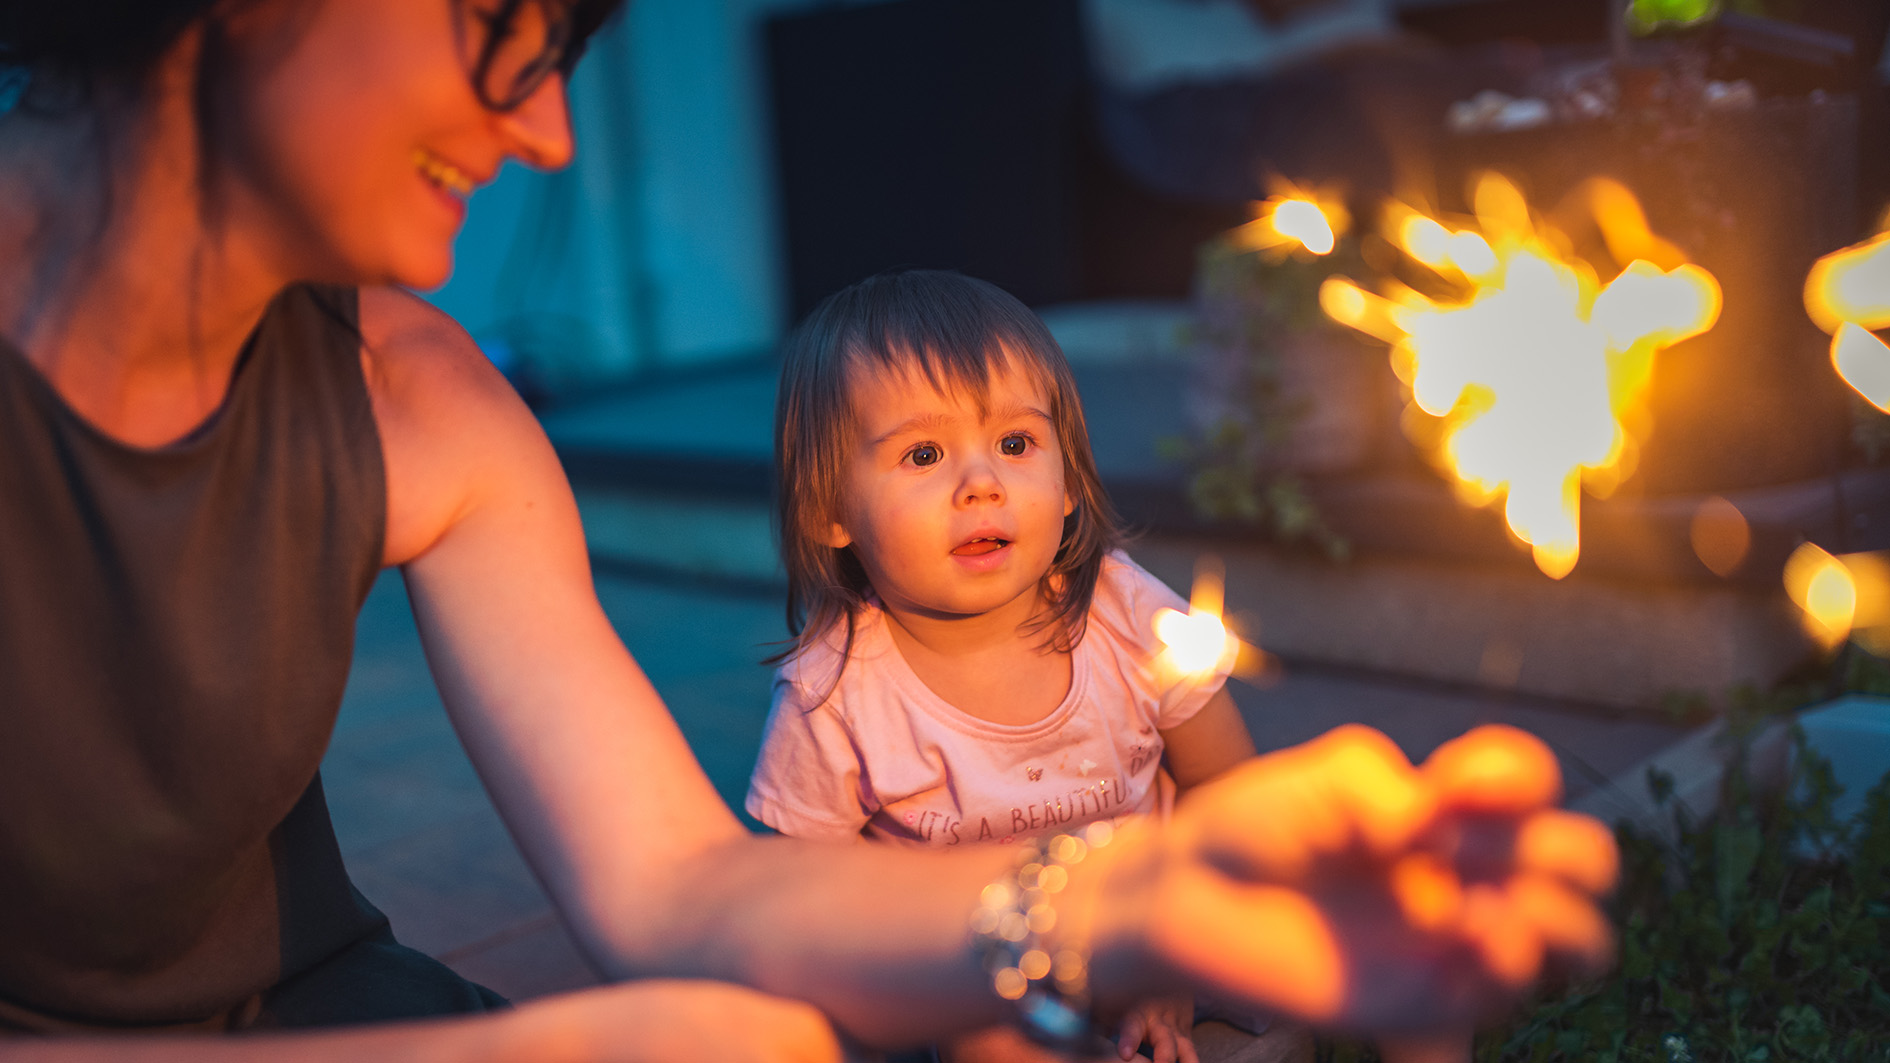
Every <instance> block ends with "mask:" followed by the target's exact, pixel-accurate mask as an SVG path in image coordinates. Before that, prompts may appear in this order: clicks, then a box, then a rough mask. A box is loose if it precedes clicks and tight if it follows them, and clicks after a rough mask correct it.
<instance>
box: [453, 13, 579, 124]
mask: <svg viewBox="0 0 1890 1063" xmlns="http://www.w3.org/2000/svg"><path fill="white" fill-rule="evenodd" d="M456 2H457V3H458V4H459V5H461V6H464V5H465V4H466V2H467V0H456ZM533 3H535V4H538V5H539V7H540V8H541V9H543V10H544V12H545V46H544V49H543V50H542V51H540V53H539V54H538V57H537V58H535V59H533V60H532V61H531V62H530V63H527V64H526V65H525V67H524V68H523V69H522V70H520V71H519V73H518V76H516V77H514V78H513V79H512V84H511V86H510V88H509V89H508V91H507V92H506V94H505V96H504V97H503V98H494V96H493V95H492V93H491V91H490V88H491V86H489V85H488V84H487V82H488V81H489V80H490V79H491V74H492V63H493V61H494V60H495V59H497V58H498V55H499V46H500V45H502V44H504V43H505V36H506V32H507V31H508V29H509V27H510V26H511V23H512V20H513V19H514V18H516V17H517V16H518V11H519V8H521V7H524V6H525V5H526V4H533ZM574 12H575V5H569V4H557V3H548V2H546V0H501V2H500V4H499V9H498V10H497V11H495V12H493V13H492V14H491V15H480V14H477V13H475V17H477V18H478V19H479V20H480V21H482V22H484V23H485V30H486V32H485V40H484V41H482V42H481V43H480V45H479V55H478V57H477V58H476V59H474V60H473V68H472V73H471V78H472V87H473V92H475V93H476V94H478V96H479V102H480V103H482V104H484V105H485V106H486V107H488V108H490V109H492V110H494V111H499V112H505V111H514V110H517V109H518V108H519V107H520V106H522V105H523V104H524V103H525V101H526V100H529V99H531V98H532V94H533V93H535V92H537V91H538V87H539V86H540V85H543V84H544V83H545V79H546V78H548V77H550V76H551V75H552V74H553V73H557V74H559V75H561V76H563V77H564V79H565V80H566V81H569V80H570V78H571V72H572V71H573V70H575V69H577V64H578V60H579V59H582V58H583V57H584V45H585V44H586V43H587V42H585V41H583V40H574V39H573V37H574V33H573V31H572V23H573V21H574V19H573V15H574Z"/></svg>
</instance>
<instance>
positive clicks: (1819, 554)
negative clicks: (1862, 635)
mask: <svg viewBox="0 0 1890 1063" xmlns="http://www.w3.org/2000/svg"><path fill="white" fill-rule="evenodd" d="M1785 593H1787V594H1789V595H1791V599H1792V601H1793V602H1794V603H1796V604H1797V606H1798V608H1799V609H1800V610H1801V611H1803V613H1804V619H1805V632H1806V634H1808V635H1810V636H1811V637H1812V638H1813V639H1814V640H1816V641H1817V642H1819V643H1821V644H1822V645H1824V646H1826V647H1831V646H1836V645H1837V644H1838V643H1840V642H1843V641H1844V640H1845V639H1847V638H1849V637H1850V634H1851V624H1852V622H1853V621H1854V620H1855V619H1856V617H1857V581H1856V580H1854V579H1852V578H1851V573H1850V570H1849V569H1847V568H1845V567H1844V562H1842V561H1840V560H1838V559H1837V558H1835V557H1832V556H1831V555H1830V554H1829V553H1826V552H1825V551H1824V550H1822V549H1820V548H1819V547H1818V546H1817V544H1815V543H1805V544H1804V545H1802V546H1800V547H1799V548H1798V549H1797V550H1794V551H1792V556H1791V557H1790V558H1789V559H1788V560H1786V562H1785Z"/></svg>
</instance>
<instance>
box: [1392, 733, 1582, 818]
mask: <svg viewBox="0 0 1890 1063" xmlns="http://www.w3.org/2000/svg"><path fill="white" fill-rule="evenodd" d="M1419 770H1420V771H1421V772H1422V773H1423V775H1424V778H1425V779H1426V780H1427V781H1428V782H1429V783H1430V785H1431V786H1432V787H1433V788H1434V791H1435V793H1436V795H1437V799H1438V802H1439V803H1440V805H1441V806H1442V808H1443V810H1444V811H1446V812H1459V813H1468V814H1481V815H1493V816H1506V815H1522V814H1526V813H1529V812H1533V811H1535V810H1536V809H1540V808H1547V807H1549V806H1551V805H1553V804H1555V803H1556V801H1558V800H1560V799H1561V797H1562V769H1561V766H1560V765H1558V764H1557V763H1556V761H1555V754H1553V753H1551V752H1549V747H1548V746H1546V745H1543V744H1542V740H1541V739H1539V738H1537V737H1536V736H1534V735H1532V734H1530V733H1529V732H1527V731H1522V730H1518V729H1517V728H1514V727H1509V726H1506V725H1504V724H1485V725H1484V726H1482V727H1478V728H1477V729H1475V730H1473V731H1470V732H1469V733H1467V734H1464V735H1460V736H1459V737H1457V738H1453V739H1451V740H1450V741H1448V742H1445V743H1444V744H1443V745H1441V746H1438V747H1437V749H1436V751H1435V752H1433V753H1432V754H1431V755H1430V756H1429V757H1428V758H1426V759H1425V761H1424V766H1423V767H1422V768H1421V769H1419Z"/></svg>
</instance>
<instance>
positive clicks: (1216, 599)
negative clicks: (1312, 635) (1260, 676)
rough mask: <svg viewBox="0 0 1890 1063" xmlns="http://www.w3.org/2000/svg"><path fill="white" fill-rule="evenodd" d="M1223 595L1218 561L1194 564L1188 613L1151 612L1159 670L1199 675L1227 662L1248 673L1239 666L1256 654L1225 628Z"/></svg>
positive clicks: (1171, 610)
mask: <svg viewBox="0 0 1890 1063" xmlns="http://www.w3.org/2000/svg"><path fill="white" fill-rule="evenodd" d="M1226 593H1227V592H1226V575H1225V572H1224V571H1223V569H1222V568H1221V565H1220V562H1219V561H1218V560H1216V559H1214V558H1202V559H1201V560H1200V561H1198V562H1197V563H1196V565H1195V571H1194V587H1193V589H1192V590H1190V591H1189V594H1188V611H1187V612H1185V613H1183V612H1181V611H1179V610H1176V609H1158V610H1156V612H1155V637H1156V638H1158V639H1160V640H1161V642H1162V646H1163V649H1162V652H1161V654H1160V656H1159V657H1158V658H1157V659H1156V666H1157V667H1158V668H1159V669H1161V670H1162V671H1163V672H1164V673H1167V674H1169V675H1174V676H1203V675H1207V674H1209V673H1211V672H1213V671H1214V670H1215V669H1217V668H1221V667H1224V666H1226V665H1228V664H1229V663H1230V662H1231V663H1232V664H1233V665H1234V667H1235V669H1236V670H1237V671H1240V672H1243V673H1245V672H1249V671H1252V669H1246V668H1241V667H1240V665H1241V664H1242V663H1243V658H1248V657H1252V656H1256V655H1258V654H1259V652H1260V651H1259V650H1258V648H1256V647H1254V646H1252V645H1251V644H1249V643H1247V642H1244V641H1242V639H1241V638H1240V636H1239V635H1237V634H1235V633H1233V632H1231V631H1229V630H1228V629H1227V623H1226V621H1225V619H1223V616H1224V613H1225V604H1226Z"/></svg>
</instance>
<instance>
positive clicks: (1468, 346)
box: [1320, 174, 1721, 579]
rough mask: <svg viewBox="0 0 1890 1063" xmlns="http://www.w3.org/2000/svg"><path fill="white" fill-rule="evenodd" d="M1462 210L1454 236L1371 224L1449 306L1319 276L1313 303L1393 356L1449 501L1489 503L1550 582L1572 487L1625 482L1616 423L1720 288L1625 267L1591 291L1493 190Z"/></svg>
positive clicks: (1617, 196) (1686, 276) (1715, 304)
mask: <svg viewBox="0 0 1890 1063" xmlns="http://www.w3.org/2000/svg"><path fill="white" fill-rule="evenodd" d="M1588 192H1589V195H1590V198H1591V200H1592V201H1593V203H1594V209H1595V210H1596V211H1597V212H1598V213H1605V215H1606V216H1605V217H1603V218H1600V219H1598V222H1597V224H1598V225H1599V226H1600V228H1601V229H1602V230H1603V232H1604V233H1610V232H1611V233H1612V234H1613V235H1612V236H1611V237H1609V243H1610V246H1620V247H1622V248H1634V249H1639V250H1648V251H1650V252H1651V253H1654V254H1656V255H1658V256H1660V257H1662V258H1665V257H1669V255H1670V253H1671V245H1666V244H1664V243H1662V242H1660V241H1658V240H1657V239H1656V238H1654V237H1652V235H1651V234H1649V233H1647V232H1646V226H1645V219H1644V218H1642V217H1641V215H1640V213H1639V205H1638V204H1637V203H1633V200H1632V196H1631V195H1628V194H1627V190H1626V189H1624V188H1620V187H1619V186H1618V185H1608V186H1602V187H1601V190H1600V191H1597V190H1596V188H1595V187H1591V188H1590V189H1589V190H1588ZM1622 196H1626V197H1627V198H1626V200H1625V201H1623V200H1622V198H1621V197H1622ZM1473 200H1474V203H1475V207H1476V219H1475V222H1474V225H1473V226H1470V227H1464V228H1459V229H1455V230H1452V229H1450V228H1449V227H1447V226H1445V225H1444V224H1443V223H1442V222H1439V221H1437V220H1436V219H1433V218H1430V217H1428V216H1426V215H1424V214H1423V213H1422V212H1420V211H1417V210H1416V209H1414V208H1412V207H1409V206H1406V205H1404V204H1396V203H1394V204H1392V205H1391V206H1390V207H1388V208H1387V210H1386V215H1385V235H1386V236H1387V238H1388V239H1389V240H1390V241H1391V242H1392V243H1393V244H1394V245H1396V246H1397V247H1398V248H1399V249H1400V250H1401V251H1402V252H1403V253H1404V254H1405V255H1407V256H1408V257H1409V258H1410V259H1411V260H1412V261H1414V262H1417V263H1419V264H1420V265H1423V266H1424V267H1426V268H1427V269H1429V270H1431V271H1432V272H1433V273H1435V274H1436V275H1437V279H1438V280H1439V281H1440V282H1441V284H1442V285H1443V286H1445V287H1451V288H1455V289H1456V290H1457V291H1458V293H1459V296H1458V297H1455V298H1433V297H1431V296H1429V295H1425V294H1423V293H1420V292H1417V291H1414V290H1412V289H1409V288H1391V289H1388V290H1387V294H1386V296H1373V295H1371V294H1369V293H1367V292H1365V291H1363V290H1362V289H1360V288H1359V287H1358V286H1357V285H1354V284H1352V283H1351V282H1349V281H1346V280H1344V279H1342V278H1332V279H1331V280H1329V281H1328V282H1327V283H1326V285H1325V286H1324V287H1322V288H1321V290H1320V305H1321V307H1322V308H1323V309H1324V310H1325V311H1326V313H1327V314H1328V316H1330V317H1331V318H1332V319H1333V320H1335V321H1338V322H1340V323H1342V324H1344V325H1347V326H1349V327H1351V328H1355V329H1358V330H1359V331H1361V332H1364V333H1366V334H1368V335H1372V336H1375V337H1378V338H1379V339H1383V340H1385V341H1386V342H1388V343H1390V344H1391V345H1392V365H1393V368H1394V369H1395V370H1397V372H1398V376H1399V378H1400V379H1401V380H1403V381H1404V382H1405V384H1406V386H1407V387H1408V389H1409V393H1410V399H1411V404H1412V407H1413V408H1414V411H1415V412H1416V413H1417V414H1421V415H1422V416H1423V417H1424V418H1428V419H1430V421H1431V422H1432V423H1433V424H1435V423H1436V422H1438V421H1441V422H1442V425H1441V428H1442V431H1441V432H1435V431H1427V432H1426V433H1425V434H1426V435H1434V436H1436V437H1437V438H1438V439H1440V440H1441V442H1439V443H1438V444H1437V448H1436V454H1435V457H1436V458H1437V459H1438V460H1439V462H1440V464H1442V465H1443V466H1444V467H1445V468H1446V470H1448V471H1449V472H1450V473H1451V474H1452V475H1453V476H1455V477H1456V479H1457V482H1458V485H1459V489H1460V494H1461V495H1462V496H1463V497H1464V498H1465V499H1466V501H1469V502H1472V503H1473V504H1477V505H1485V504H1491V503H1494V502H1495V501H1497V500H1498V499H1501V500H1502V502H1503V509H1504V517H1505V518H1506V519H1507V521H1508V523H1509V527H1510V530H1511V531H1512V532H1514V533H1515V535H1516V537H1517V538H1519V539H1520V540H1522V541H1523V542H1524V543H1527V544H1529V546H1530V548H1531V550H1532V552H1533V554H1534V556H1535V561H1536V566H1537V567H1538V568H1540V569H1541V570H1542V571H1543V572H1544V573H1546V574H1548V575H1549V576H1551V577H1554V578H1557V579H1560V578H1561V577H1563V576H1565V575H1567V574H1568V573H1569V571H1570V570H1571V569H1573V568H1574V567H1575V564H1576V561H1577V560H1578V559H1579V557H1580V555H1581V531H1580V518H1581V509H1580V506H1581V492H1582V489H1583V487H1584V486H1585V487H1587V488H1588V490H1589V491H1590V493H1595V494H1605V493H1606V492H1608V491H1610V490H1612V489H1613V487H1614V486H1615V485H1617V484H1618V483H1619V482H1620V481H1621V480H1623V479H1625V478H1626V477H1627V476H1628V475H1630V474H1631V473H1632V470H1633V462H1634V460H1635V456H1636V453H1637V446H1638V444H1637V443H1636V441H1635V439H1634V438H1633V437H1632V436H1631V435H1630V434H1629V433H1628V430H1627V428H1626V427H1625V426H1624V424H1623V423H1622V415H1623V414H1624V413H1626V412H1628V411H1630V410H1632V409H1634V408H1635V407H1637V406H1638V404H1639V403H1640V401H1641V399H1642V397H1643V396H1644V394H1645V391H1646V387H1647V383H1648V380H1649V378H1650V376H1651V374H1652V367H1653V359H1654V355H1655V354H1656V353H1657V352H1658V351H1659V349H1661V348H1663V347H1667V346H1671V345H1672V344H1675V343H1678V342H1680V341H1681V340H1684V339H1687V338H1689V337H1691V336H1695V335H1698V334H1699V333H1701V332H1704V331H1706V330H1707V329H1709V328H1711V327H1712V326H1713V323H1714V322H1715V321H1717V320H1718V318H1719V311H1720V298H1721V296H1720V289H1719V284H1718V282H1717V281H1715V280H1714V278H1713V276H1712V275H1711V274H1709V273H1707V272H1706V271H1705V270H1703V269H1700V268H1699V267H1697V266H1692V265H1686V264H1675V265H1674V266H1672V267H1671V268H1662V267H1661V266H1660V265H1657V264H1656V263H1655V262H1653V261H1648V260H1645V259H1637V260H1634V261H1632V262H1630V263H1629V264H1628V266H1627V267H1626V268H1625V269H1623V270H1621V272H1620V273H1619V274H1618V275H1616V276H1615V278H1614V279H1613V280H1611V281H1610V282H1608V283H1607V284H1606V285H1603V284H1601V283H1600V280H1599V278H1598V277H1597V275H1596V272H1595V268H1594V267H1593V266H1591V265H1590V264H1589V263H1587V262H1585V261H1583V260H1581V259H1578V258H1575V257H1573V256H1572V255H1571V254H1569V253H1568V252H1567V251H1566V250H1565V248H1566V246H1567V245H1568V241H1567V240H1566V239H1565V238H1563V237H1562V236H1561V235H1560V234H1559V233H1557V232H1555V231H1554V230H1551V229H1549V228H1547V227H1545V226H1543V225H1542V224H1541V223H1539V222H1538V221H1537V220H1536V219H1535V217H1534V215H1533V214H1532V213H1531V212H1530V210H1529V206H1528V204H1527V203H1526V202H1525V201H1524V200H1523V198H1522V194H1521V193H1520V192H1519V191H1517V189H1516V187H1515V186H1514V185H1512V184H1510V183H1509V182H1508V181H1507V180H1505V179H1503V178H1502V177H1499V176H1496V175H1494V174H1486V175H1484V176H1483V177H1482V178H1480V179H1479V181H1478V184H1477V186H1476V189H1475V193H1474V195H1473ZM1630 208H1631V209H1630Z"/></svg>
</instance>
